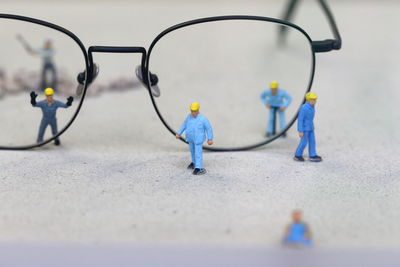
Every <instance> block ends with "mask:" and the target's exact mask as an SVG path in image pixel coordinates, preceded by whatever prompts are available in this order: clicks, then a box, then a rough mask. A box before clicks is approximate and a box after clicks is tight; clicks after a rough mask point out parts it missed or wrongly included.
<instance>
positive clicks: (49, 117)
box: [33, 100, 68, 143]
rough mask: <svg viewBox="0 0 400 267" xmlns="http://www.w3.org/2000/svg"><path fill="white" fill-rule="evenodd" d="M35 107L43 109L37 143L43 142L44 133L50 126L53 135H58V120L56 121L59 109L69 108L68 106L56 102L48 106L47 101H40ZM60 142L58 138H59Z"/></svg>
mask: <svg viewBox="0 0 400 267" xmlns="http://www.w3.org/2000/svg"><path fill="white" fill-rule="evenodd" d="M33 106H34V107H39V108H41V109H42V113H43V117H42V121H41V122H40V127H39V134H38V137H37V142H38V143H41V142H43V136H44V132H45V130H46V128H47V126H48V125H50V127H51V133H52V134H53V135H56V134H57V133H58V130H57V119H56V111H57V108H68V106H67V104H64V103H62V102H60V101H57V100H54V101H53V103H51V104H48V103H47V100H43V101H39V102H37V103H36V104H35V105H33ZM57 140H58V138H57Z"/></svg>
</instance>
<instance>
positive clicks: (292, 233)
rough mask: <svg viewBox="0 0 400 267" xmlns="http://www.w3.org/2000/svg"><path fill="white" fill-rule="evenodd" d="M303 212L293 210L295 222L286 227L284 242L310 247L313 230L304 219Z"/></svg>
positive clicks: (288, 244) (295, 245) (290, 244)
mask: <svg viewBox="0 0 400 267" xmlns="http://www.w3.org/2000/svg"><path fill="white" fill-rule="evenodd" d="M302 217H303V212H302V211H301V210H300V209H296V210H294V211H293V212H292V220H293V222H292V223H291V224H289V225H288V226H287V227H286V229H285V236H284V238H283V244H284V245H287V246H292V247H310V246H311V245H312V239H311V231H310V228H309V227H308V224H307V223H305V222H303V221H302Z"/></svg>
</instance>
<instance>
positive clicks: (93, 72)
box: [0, 0, 341, 151]
mask: <svg viewBox="0 0 400 267" xmlns="http://www.w3.org/2000/svg"><path fill="white" fill-rule="evenodd" d="M318 3H319V4H320V6H321V8H322V11H323V12H324V14H325V15H326V17H327V20H328V21H329V24H330V27H331V30H332V32H333V35H334V38H333V39H327V40H323V41H313V40H312V39H311V38H310V36H309V35H308V34H307V33H306V32H305V31H304V30H303V29H302V28H300V27H299V26H297V25H295V24H293V23H291V22H289V21H290V20H291V19H292V16H293V14H294V11H295V9H296V7H297V6H298V4H299V1H298V0H289V1H288V2H287V5H286V6H285V12H284V14H283V19H274V18H268V17H260V16H239V15H237V16H218V17H209V18H201V19H196V20H191V21H187V22H183V23H180V24H177V25H174V26H172V27H169V28H167V29H166V30H164V31H163V32H161V33H160V34H159V35H158V36H156V38H155V39H154V40H153V41H152V43H151V45H150V47H149V48H148V49H147V50H146V49H145V48H144V47H137V46H132V47H114V46H90V47H89V49H88V50H86V48H85V46H84V45H83V44H82V42H81V41H80V39H79V38H78V37H77V36H75V35H74V34H73V33H72V32H70V31H68V30H67V29H64V28H62V27H60V26H57V25H55V24H52V23H49V22H45V21H42V20H38V19H34V18H29V17H23V16H18V15H10V14H0V27H1V29H2V30H1V34H0V35H1V44H2V48H3V49H1V51H0V59H1V60H0V122H1V125H2V127H1V128H2V130H1V131H0V149H12V150H20V149H29V148H34V147H38V146H42V145H44V144H47V143H49V142H51V141H54V142H55V143H56V144H59V142H60V141H59V137H60V135H62V134H63V133H64V132H65V131H66V130H67V129H68V128H69V127H70V126H71V124H72V123H73V121H74V120H75V119H76V117H77V115H78V113H79V111H80V109H81V106H82V104H83V101H84V99H85V96H86V95H88V93H87V92H88V91H90V84H91V83H92V82H93V81H94V80H95V78H96V76H97V75H98V72H99V67H98V65H97V64H95V63H94V61H93V54H94V53H139V54H141V64H140V66H138V67H137V69H136V75H137V77H138V78H139V80H140V81H141V82H142V83H143V85H144V86H145V87H146V88H147V90H148V92H149V96H150V100H151V102H152V104H153V106H154V109H155V111H156V113H157V115H158V117H159V119H160V120H161V122H162V123H163V124H164V126H165V127H166V128H167V129H168V130H169V131H170V132H171V133H172V134H174V135H175V134H176V131H177V130H178V129H179V126H180V124H181V123H182V121H183V119H184V118H185V116H186V115H187V113H189V105H190V103H192V102H194V101H196V102H199V103H200V105H201V110H200V112H202V113H204V114H205V115H206V116H207V118H208V119H209V120H210V122H211V124H212V126H213V129H214V133H215V145H216V147H205V148H206V149H209V150H214V151H238V150H246V149H252V148H255V147H259V146H262V145H265V144H267V143H270V142H272V141H274V140H276V139H277V138H279V137H282V136H285V135H286V133H287V131H288V129H289V128H290V127H291V126H292V125H293V123H294V122H295V120H296V118H297V113H298V110H299V108H300V106H301V104H303V103H304V95H305V93H307V92H308V91H310V89H311V86H312V82H313V77H314V72H315V53H320V52H329V51H332V50H339V49H340V48H341V37H340V34H339V31H338V29H337V26H336V24H335V21H334V18H333V16H332V13H331V11H330V9H329V7H328V6H327V4H326V2H325V1H324V0H318ZM32 44H42V45H41V46H39V47H34V46H33V45H32ZM46 88H51V89H52V90H49V89H46ZM31 91H33V92H31ZM286 119H288V122H286ZM278 121H279V127H278V126H277V124H278ZM278 128H279V129H278ZM171 140H173V139H171ZM182 141H185V140H182Z"/></svg>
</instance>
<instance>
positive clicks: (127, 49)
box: [87, 46, 150, 87]
mask: <svg viewBox="0 0 400 267" xmlns="http://www.w3.org/2000/svg"><path fill="white" fill-rule="evenodd" d="M95 52H96V53H140V54H142V60H141V65H140V66H139V68H140V71H141V81H142V82H143V83H144V85H145V86H146V87H149V84H150V83H149V77H148V75H144V74H145V73H147V71H146V66H145V64H146V56H147V51H146V49H145V48H144V47H140V46H91V47H89V50H88V57H89V70H88V75H87V83H88V84H90V83H92V82H93V81H94V79H95V78H96V76H97V73H98V66H97V64H96V63H94V62H93V53H95Z"/></svg>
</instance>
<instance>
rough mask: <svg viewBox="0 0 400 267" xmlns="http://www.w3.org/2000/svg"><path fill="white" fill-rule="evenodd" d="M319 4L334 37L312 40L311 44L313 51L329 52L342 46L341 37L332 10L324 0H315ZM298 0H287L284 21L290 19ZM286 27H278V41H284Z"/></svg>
mask: <svg viewBox="0 0 400 267" xmlns="http://www.w3.org/2000/svg"><path fill="white" fill-rule="evenodd" d="M317 1H318V3H319V4H320V5H321V8H322V11H323V12H324V14H325V16H326V17H327V19H328V22H329V26H330V28H331V31H332V32H333V36H334V38H335V39H326V40H322V41H313V42H312V46H313V50H314V52H329V51H332V50H339V49H340V48H341V47H342V38H341V37H340V33H339V29H338V27H337V25H336V22H335V18H334V17H333V15H332V12H331V10H330V8H329V6H328V4H327V3H326V1H325V0H317ZM299 2H300V0H289V1H288V2H287V4H286V7H285V11H284V13H283V16H282V19H283V20H286V21H291V20H292V17H293V15H294V13H295V11H296V8H297V7H298V5H299ZM287 30H288V28H287V27H285V26H281V27H280V29H279V42H280V43H283V42H285V41H286V36H287V34H288V32H287Z"/></svg>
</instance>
